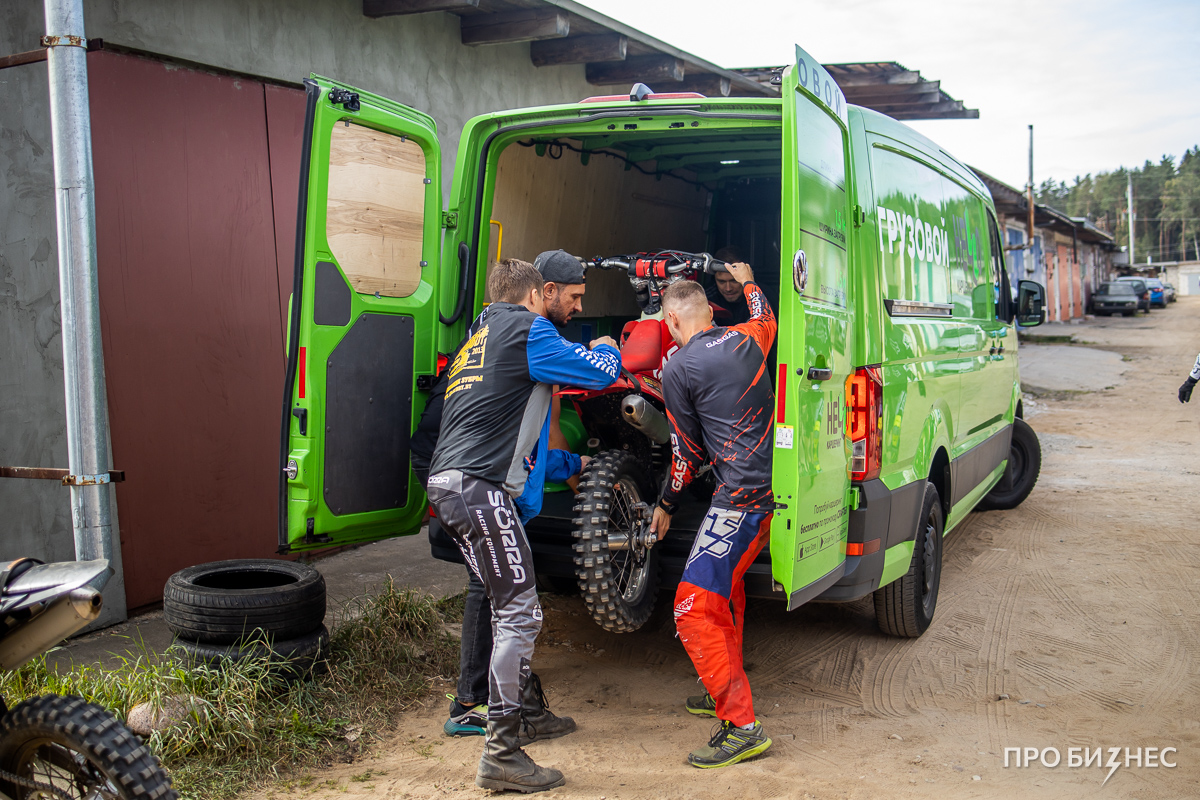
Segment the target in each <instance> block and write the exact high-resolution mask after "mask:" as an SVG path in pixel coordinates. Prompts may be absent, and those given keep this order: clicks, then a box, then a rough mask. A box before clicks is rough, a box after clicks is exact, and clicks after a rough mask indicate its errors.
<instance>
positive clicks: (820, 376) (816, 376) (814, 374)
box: [808, 367, 833, 381]
mask: <svg viewBox="0 0 1200 800" xmlns="http://www.w3.org/2000/svg"><path fill="white" fill-rule="evenodd" d="M832 377H833V370H831V369H823V368H821V367H809V368H808V379H809V380H810V381H827V380H829V379H830V378H832Z"/></svg>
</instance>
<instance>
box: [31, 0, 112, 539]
mask: <svg viewBox="0 0 1200 800" xmlns="http://www.w3.org/2000/svg"><path fill="white" fill-rule="evenodd" d="M45 10H46V37H45V39H44V40H43V43H44V44H45V45H46V56H47V57H46V61H47V66H48V67H49V74H50V130H51V135H52V139H51V141H52V143H53V147H54V195H55V204H56V212H57V216H58V282H59V289H60V292H61V294H62V306H61V313H62V345H63V383H64V384H65V388H66V400H67V403H66V408H67V466H68V468H69V469H70V471H71V476H73V484H72V485H71V524H72V526H73V528H74V531H75V557H76V558H77V559H79V560H80V561H83V560H89V559H94V558H107V559H110V560H111V559H112V556H113V551H112V518H111V510H110V508H109V492H110V491H111V490H110V489H109V487H108V470H109V468H110V467H111V464H110V463H109V453H108V408H107V404H106V402H105V391H104V351H103V348H102V345H101V341H100V302H99V295H98V291H97V281H96V198H95V185H94V183H93V179H92V130H91V114H90V113H89V111H88V81H87V49H86V48H87V41H86V40H85V39H84V36H83V0H45Z"/></svg>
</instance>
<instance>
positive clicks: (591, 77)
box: [586, 55, 684, 91]
mask: <svg viewBox="0 0 1200 800" xmlns="http://www.w3.org/2000/svg"><path fill="white" fill-rule="evenodd" d="M683 71H684V68H683V59H682V58H675V57H674V56H662V55H655V56H634V57H633V58H627V59H625V60H624V61H615V62H609V63H606V64H588V65H587V71H586V75H587V82H588V83H591V84H594V85H598V86H608V85H612V84H615V83H620V84H626V83H628V84H632V83H644V84H646V85H648V86H649V87H650V88H651V89H653V88H655V87H654V84H653V81H658V82H660V83H661V82H663V81H667V82H671V83H678V82H679V81H682V80H683ZM669 88H670V90H671V91H676V87H675V86H673V85H672V86H670V87H669Z"/></svg>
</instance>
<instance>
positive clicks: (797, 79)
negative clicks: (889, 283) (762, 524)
mask: <svg viewBox="0 0 1200 800" xmlns="http://www.w3.org/2000/svg"><path fill="white" fill-rule="evenodd" d="M783 120H784V123H783V162H784V163H783V217H782V220H783V224H782V240H783V247H782V252H783V257H782V265H781V269H782V274H781V276H780V277H781V280H780V292H779V294H780V298H779V305H780V319H781V321H782V322H783V324H782V325H781V326H780V336H779V357H778V364H779V367H778V369H779V373H778V379H777V382H776V397H777V402H778V408H777V409H776V418H775V423H776V426H775V460H774V472H773V476H772V482H773V485H774V489H775V494H776V497H777V498H778V499H779V502H781V503H783V504H785V505H786V506H787V509H786V510H785V511H783V513H781V514H778V515H777V516H776V517H775V519H774V521H773V522H772V525H771V565H772V571H773V573H774V578H775V580H776V582H778V583H779V584H781V585H782V586H783V588H784V590H785V591H786V592H787V595H788V608H789V609H792V608H795V607H797V606H799V605H800V604H801V603H804V602H806V601H808V600H810V599H812V598H813V597H815V596H816V595H818V594H820V593H821V592H822V591H823V590H824V589H825V588H827V587H828V586H829V585H830V584H832V583H833V582H835V581H836V580H837V579H838V578H840V577H841V575H842V572H843V570H844V569H845V560H846V554H845V542H846V524H847V521H848V513H849V508H848V505H847V500H848V490H849V486H850V479H849V475H848V473H847V470H846V467H847V459H848V456H849V453H848V450H847V448H848V444H847V442H846V440H845V436H844V431H845V417H846V414H845V407H846V379H847V377H848V376H849V375H850V372H851V370H850V360H849V354H850V352H851V351H850V345H851V342H850V336H851V335H852V334H851V327H850V326H849V324H848V321H849V308H848V303H849V300H848V291H847V290H848V288H849V287H848V279H847V273H848V266H849V263H848V262H849V258H848V252H847V246H848V240H849V239H850V237H849V236H848V220H849V218H850V197H849V192H850V182H849V180H848V171H849V164H848V161H847V158H846V155H847V150H848V129H847V123H846V98H845V96H844V95H843V94H842V91H841V89H839V88H838V85H837V83H836V82H835V81H834V80H833V78H832V77H830V75H829V73H828V72H826V71H825V69H824V68H823V67H822V66H821V65H820V64H819V63H818V62H817V61H816V60H815V59H814V58H813V57H812V56H810V55H808V54H807V53H806V52H804V51H803V50H801V49H800V48H799V47H797V48H796V63H795V64H794V65H793V66H791V67H789V68H788V70H787V71H786V72H785V73H784V76H783Z"/></svg>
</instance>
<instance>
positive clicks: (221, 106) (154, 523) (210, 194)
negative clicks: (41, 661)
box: [88, 51, 304, 608]
mask: <svg viewBox="0 0 1200 800" xmlns="http://www.w3.org/2000/svg"><path fill="white" fill-rule="evenodd" d="M88 68H89V73H90V74H89V79H90V92H91V112H92V145H93V151H94V160H95V176H96V212H97V231H96V238H97V247H98V260H99V276H100V310H101V329H102V331H103V336H104V358H105V372H106V376H107V381H108V401H109V419H110V424H111V430H112V451H113V461H114V463H115V464H116V465H117V466H118V467H119V468H121V469H124V470H126V472H127V476H128V479H127V481H126V482H125V483H122V484H119V486H118V488H117V503H118V515H119V520H120V526H121V554H122V557H123V560H124V569H125V583H126V593H127V600H128V605H129V607H130V608H136V607H138V606H144V605H147V604H150V603H154V602H157V601H159V600H160V599H161V597H162V587H163V583H164V582H165V581H166V579H167V577H168V576H169V575H170V574H171V573H172V572H174V571H176V570H178V569H181V568H183V567H186V566H189V565H191V564H196V563H199V562H202V561H212V560H216V559H222V558H241V557H249V556H267V555H270V554H272V553H273V552H274V550H275V546H276V513H277V512H276V509H277V493H278V479H277V474H276V473H277V471H278V466H277V463H276V462H277V461H278V450H279V414H280V402H281V393H282V391H283V370H284V361H283V324H284V322H283V320H284V317H285V309H286V306H287V300H288V292H289V291H290V286H291V275H292V251H293V247H294V242H293V238H294V235H295V226H296V191H297V182H298V176H299V166H300V165H299V160H300V140H301V133H302V128H303V122H304V95H303V93H302V92H301V91H298V90H293V89H286V88H280V87H275V86H268V85H265V84H263V83H261V82H257V81H253V80H246V79H243V78H233V77H227V76H223V75H216V74H211V73H207V72H201V71H198V70H193V69H185V68H180V67H178V66H176V65H169V64H165V63H163V62H160V61H155V60H152V59H147V58H141V57H136V56H130V55H121V54H116V53H111V52H103V51H101V52H95V53H92V54H91V55H90V56H89V58H88Z"/></svg>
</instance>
